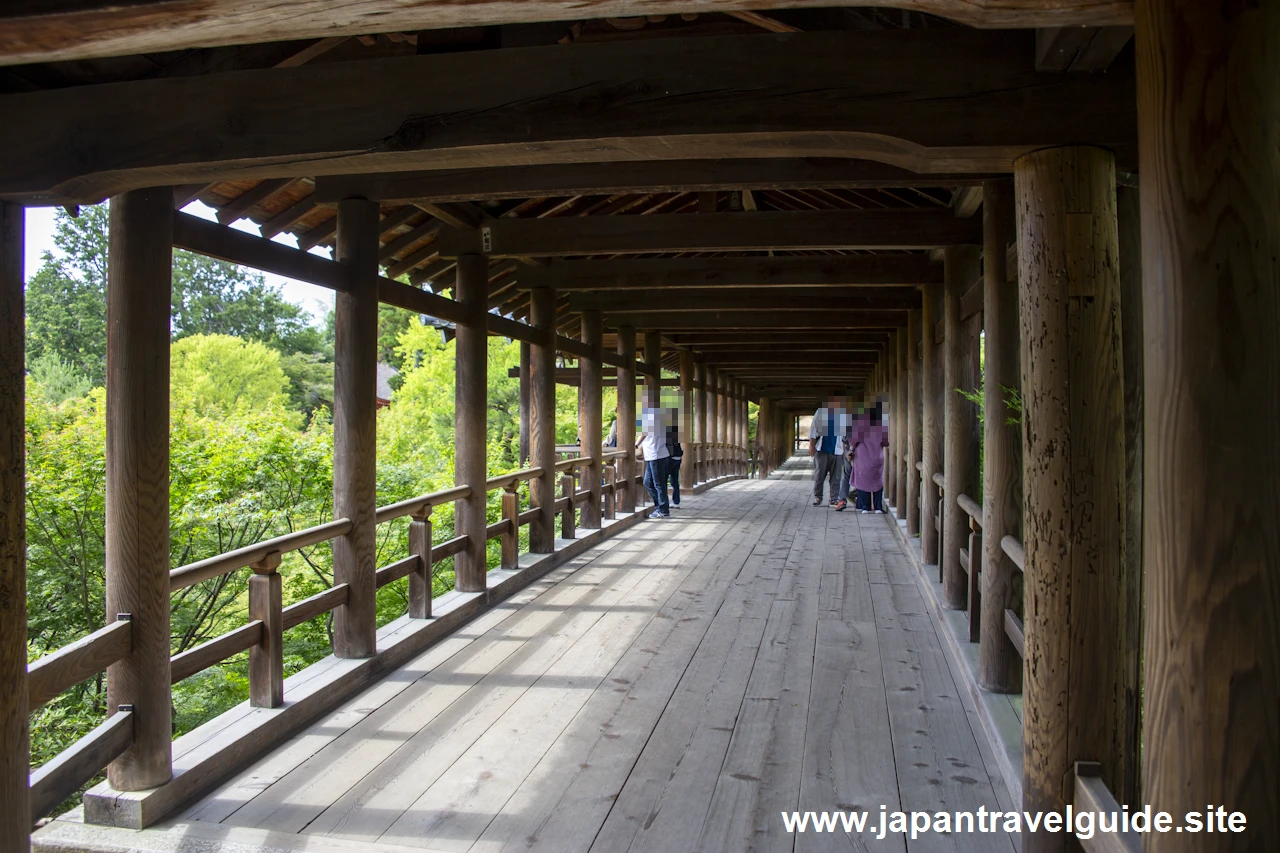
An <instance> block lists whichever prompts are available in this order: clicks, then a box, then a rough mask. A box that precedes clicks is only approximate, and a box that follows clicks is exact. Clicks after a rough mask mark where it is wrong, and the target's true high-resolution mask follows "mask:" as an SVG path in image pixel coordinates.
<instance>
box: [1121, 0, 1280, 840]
mask: <svg viewBox="0 0 1280 853" xmlns="http://www.w3.org/2000/svg"><path fill="white" fill-rule="evenodd" d="M1135 5H1136V9H1135V11H1136V18H1137V21H1136V25H1137V26H1136V29H1137V32H1136V43H1137V68H1138V141H1139V145H1140V151H1139V161H1140V166H1141V173H1142V187H1141V196H1142V213H1141V216H1142V277H1143V287H1142V291H1143V306H1142V307H1143V323H1144V327H1143V336H1144V340H1145V355H1146V358H1145V360H1144V364H1143V369H1144V373H1145V378H1146V388H1145V410H1146V412H1147V413H1148V414H1149V417H1147V418H1146V427H1147V429H1146V432H1145V434H1144V436H1143V456H1144V464H1143V469H1144V471H1143V480H1144V482H1143V493H1144V496H1145V501H1144V505H1143V557H1144V559H1145V564H1146V577H1145V579H1144V584H1143V585H1144V589H1145V592H1146V614H1147V618H1146V626H1145V629H1144V633H1145V651H1144V664H1143V665H1144V670H1145V679H1144V686H1143V695H1144V702H1145V711H1144V715H1143V716H1144V723H1143V725H1144V729H1145V737H1144V743H1145V748H1144V754H1143V759H1142V763H1143V768H1144V769H1143V791H1144V793H1143V796H1142V800H1143V802H1144V803H1145V802H1149V803H1151V804H1152V807H1153V808H1154V809H1160V810H1166V811H1170V812H1172V813H1175V814H1179V815H1180V814H1183V813H1184V812H1187V811H1193V810H1197V809H1201V810H1202V809H1204V807H1205V805H1206V804H1209V803H1214V804H1222V805H1223V806H1224V807H1225V808H1226V809H1227V810H1229V811H1230V810H1234V811H1240V812H1243V813H1244V814H1246V815H1247V816H1248V821H1249V823H1248V831H1247V833H1244V834H1240V835H1236V834H1231V833H1225V834H1224V833H1214V834H1213V835H1207V834H1203V833H1198V834H1195V835H1188V834H1186V833H1181V834H1176V833H1170V834H1165V835H1160V836H1154V835H1153V836H1147V838H1146V839H1145V844H1146V849H1147V850H1148V851H1153V850H1157V849H1158V850H1160V851H1162V853H1190V851H1197V853H1225V851H1246V850H1250V851H1253V850H1259V851H1261V850H1280V808H1277V804H1278V803H1280V713H1277V710H1276V709H1277V708H1280V642H1278V640H1277V638H1278V637H1280V632H1277V628H1276V626H1277V625H1280V571H1277V566H1280V539H1277V534H1276V529H1277V525H1276V519H1277V518H1280V477H1278V476H1277V474H1278V472H1280V436H1278V435H1277V426H1276V425H1277V424H1280V397H1278V396H1277V394H1276V377H1277V376H1280V337H1278V336H1277V334H1276V330H1277V326H1280V303H1278V301H1277V300H1278V299H1280V260H1278V259H1280V162H1278V161H1277V152H1280V139H1278V138H1277V133H1278V132H1280V50H1277V44H1276V34H1277V33H1280V4H1277V3H1275V2H1254V3H1239V4H1215V3H1205V2H1190V0H1181V2H1175V0H1165V2H1153V0H1142V2H1139V3H1137V4H1135ZM1122 263H1123V261H1122ZM1112 790H1116V789H1115V788H1113V789H1112ZM1121 790H1123V788H1121Z"/></svg>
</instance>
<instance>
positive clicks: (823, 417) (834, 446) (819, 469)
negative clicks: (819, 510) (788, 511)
mask: <svg viewBox="0 0 1280 853" xmlns="http://www.w3.org/2000/svg"><path fill="white" fill-rule="evenodd" d="M848 425H849V411H848V408H847V407H846V406H845V405H844V403H843V400H842V398H840V397H839V396H837V395H835V394H832V395H831V398H830V399H829V400H828V401H827V405H826V406H824V407H823V408H821V409H818V410H817V411H816V412H814V413H813V423H811V424H810V425H809V455H810V456H811V457H813V505H814V506H821V505H822V484H823V481H824V480H825V481H827V482H828V483H829V485H830V493H831V500H830V504H831V506H835V505H836V502H837V500H839V481H840V472H841V470H842V468H843V461H842V460H843V458H844V451H845V447H844V434H845V432H846V429H847V427H848Z"/></svg>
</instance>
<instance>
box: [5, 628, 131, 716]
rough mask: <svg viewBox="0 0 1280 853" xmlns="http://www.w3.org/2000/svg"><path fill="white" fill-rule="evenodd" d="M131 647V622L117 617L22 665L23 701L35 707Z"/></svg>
mask: <svg viewBox="0 0 1280 853" xmlns="http://www.w3.org/2000/svg"><path fill="white" fill-rule="evenodd" d="M24 624H25V623H24ZM132 648H133V625H132V623H131V622H130V620H128V619H117V620H116V621H115V622H111V623H110V624H108V625H105V626H104V627H102V628H99V629H98V630H97V631H94V632H93V633H92V634H87V635H85V636H84V637H81V638H80V639H79V640H76V641H75V642H74V643H70V644H69V645H66V646H63V647H62V648H60V649H58V650H57V651H56V652H52V653H50V654H47V655H45V656H44V657H42V658H39V659H38V660H34V661H32V662H31V663H30V664H29V665H27V667H26V689H27V702H28V705H29V707H30V709H31V711H33V712H34V711H36V710H39V708H40V707H42V706H43V705H44V704H45V703H46V702H48V701H49V700H50V699H53V698H54V697H56V696H57V695H58V694H59V693H61V692H62V691H64V690H66V689H67V688H69V687H72V686H74V685H76V684H79V683H80V682H82V681H84V680H85V679H87V678H90V677H92V676H94V675H97V674H98V673H100V672H103V671H105V670H106V668H107V667H108V666H110V665H111V664H113V663H115V662H116V661H118V660H120V659H121V658H123V657H125V656H126V655H128V654H129V652H130V650H131V649H132Z"/></svg>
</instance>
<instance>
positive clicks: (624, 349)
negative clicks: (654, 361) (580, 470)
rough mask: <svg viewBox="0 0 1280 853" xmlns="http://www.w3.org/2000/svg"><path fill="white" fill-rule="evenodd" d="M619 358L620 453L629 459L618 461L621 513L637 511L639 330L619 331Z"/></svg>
mask: <svg viewBox="0 0 1280 853" xmlns="http://www.w3.org/2000/svg"><path fill="white" fill-rule="evenodd" d="M617 340H618V356H619V358H620V359H621V361H622V366H621V367H619V368H618V389H619V391H618V448H617V449H618V450H621V451H623V452H625V453H627V454H628V455H627V456H624V457H623V458H621V459H619V460H618V489H619V491H618V502H617V505H618V511H619V512H634V511H635V508H636V487H635V483H634V477H635V472H636V468H637V466H636V463H635V446H636V373H635V368H634V367H633V365H634V364H635V361H636V330H635V329H633V328H631V327H630V326H619V327H618V330H617Z"/></svg>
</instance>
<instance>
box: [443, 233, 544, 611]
mask: <svg viewBox="0 0 1280 853" xmlns="http://www.w3.org/2000/svg"><path fill="white" fill-rule="evenodd" d="M488 288H489V276H488V263H487V261H486V260H485V257H484V256H483V255H463V256H462V257H460V258H458V280H457V283H456V284H455V285H454V297H455V298H456V299H457V301H458V303H459V304H460V305H461V306H462V312H463V319H464V322H463V323H459V324H458V326H457V330H456V331H457V336H456V337H455V338H454V346H455V347H456V353H457V355H456V361H455V364H456V371H455V379H454V429H453V442H454V462H453V470H454V480H455V482H456V484H457V485H459V486H462V485H470V486H471V487H472V493H471V496H470V497H467V498H464V499H462V500H459V501H458V502H457V503H455V504H454V533H455V534H456V535H458V536H466V537H468V541H467V547H466V548H465V549H464V550H463V551H462V552H461V553H459V554H458V556H457V557H456V558H455V560H454V572H455V574H454V588H455V589H457V590H458V591H459V592H483V591H484V589H485V586H486V581H485V574H486V572H487V568H486V564H485V529H486V527H487V526H488V523H487V520H486V518H485V497H486V495H485V492H484V490H483V489H480V488H477V486H478V485H479V484H480V483H483V482H485V481H486V480H487V479H488V475H487V474H486V450H485V448H486V441H487V436H488V415H489V405H488V399H489V370H488V363H489V338H488V332H486V331H485V328H486V326H485V317H486V316H487V313H488V312H487V310H486V306H487V300H488ZM537 461H538V462H543V461H545V460H542V459H539V460H537ZM544 470H545V471H550V470H551V467H550V466H547V467H545V468H544Z"/></svg>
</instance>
